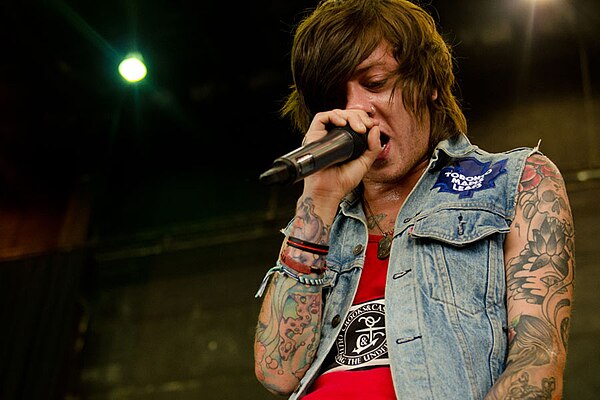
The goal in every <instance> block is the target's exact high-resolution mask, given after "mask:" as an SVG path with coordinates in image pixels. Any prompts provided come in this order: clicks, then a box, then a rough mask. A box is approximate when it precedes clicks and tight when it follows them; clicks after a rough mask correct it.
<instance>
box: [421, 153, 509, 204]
mask: <svg viewBox="0 0 600 400" xmlns="http://www.w3.org/2000/svg"><path fill="white" fill-rule="evenodd" d="M507 160H508V159H504V160H500V161H498V162H496V163H494V164H492V165H490V164H491V162H487V163H482V162H480V161H479V160H477V159H476V158H473V157H466V158H459V159H457V160H456V161H454V162H453V163H452V165H450V166H448V167H444V168H442V170H441V171H440V174H439V175H438V178H437V181H436V182H435V185H433V187H432V188H431V190H433V189H435V188H439V191H440V192H449V193H455V194H458V197H459V198H464V197H472V196H473V193H474V192H477V191H479V190H484V189H489V188H493V187H496V184H495V180H496V178H498V176H500V175H502V174H503V173H506V172H507V170H506V168H504V167H505V166H506V161H507Z"/></svg>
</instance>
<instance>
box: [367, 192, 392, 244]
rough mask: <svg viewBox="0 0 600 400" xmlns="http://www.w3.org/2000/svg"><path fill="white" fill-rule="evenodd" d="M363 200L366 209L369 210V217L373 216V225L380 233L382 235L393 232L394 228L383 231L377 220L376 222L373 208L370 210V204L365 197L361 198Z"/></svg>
mask: <svg viewBox="0 0 600 400" xmlns="http://www.w3.org/2000/svg"><path fill="white" fill-rule="evenodd" d="M363 201H364V202H365V206H367V211H368V212H369V214H371V218H373V222H375V226H376V227H377V229H379V232H381V234H382V235H384V236H387V235H391V234H392V233H394V230H391V231H388V232H385V231H384V230H383V229H381V226H380V225H379V222H377V217H375V214H374V213H373V210H371V206H370V205H369V203H368V202H367V199H365V198H363Z"/></svg>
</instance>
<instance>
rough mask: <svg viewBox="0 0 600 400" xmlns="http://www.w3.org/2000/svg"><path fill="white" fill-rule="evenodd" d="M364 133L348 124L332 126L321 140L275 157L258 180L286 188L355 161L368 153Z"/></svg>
mask: <svg viewBox="0 0 600 400" xmlns="http://www.w3.org/2000/svg"><path fill="white" fill-rule="evenodd" d="M367 134H368V132H367ZM367 134H360V133H358V132H356V131H354V130H353V129H352V128H350V126H349V125H346V126H336V127H333V128H331V129H330V130H328V132H327V134H326V135H325V136H323V138H321V139H319V140H317V141H315V142H312V143H309V144H307V145H305V146H302V147H300V148H298V149H296V150H294V151H292V152H290V153H287V154H285V155H283V156H281V157H279V158H276V159H275V161H273V165H272V167H271V168H270V169H269V170H267V171H265V172H264V173H262V174H261V175H260V177H259V180H260V182H262V183H264V184H267V185H272V184H281V185H287V184H291V183H296V182H298V181H301V180H302V179H304V178H306V177H307V176H309V175H311V174H314V173H315V172H317V171H320V170H322V169H325V168H327V167H329V166H331V165H334V164H337V163H341V162H345V161H351V160H354V159H356V158H358V157H360V155H361V154H363V153H364V152H365V151H366V150H367V147H368V145H367Z"/></svg>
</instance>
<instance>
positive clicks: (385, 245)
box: [377, 234, 392, 260]
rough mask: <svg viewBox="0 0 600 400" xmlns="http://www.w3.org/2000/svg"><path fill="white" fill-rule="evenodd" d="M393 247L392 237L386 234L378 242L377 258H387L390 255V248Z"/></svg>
mask: <svg viewBox="0 0 600 400" xmlns="http://www.w3.org/2000/svg"><path fill="white" fill-rule="evenodd" d="M391 249H392V239H391V238H390V236H389V235H388V234H384V235H383V237H382V238H381V239H379V243H377V258H379V259H380V260H385V259H386V258H388V257H389V256H390V250H391Z"/></svg>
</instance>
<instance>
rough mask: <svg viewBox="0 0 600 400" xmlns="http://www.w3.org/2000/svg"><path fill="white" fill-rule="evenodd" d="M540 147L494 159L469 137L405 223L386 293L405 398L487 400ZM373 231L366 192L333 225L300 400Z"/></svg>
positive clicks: (422, 190)
mask: <svg viewBox="0 0 600 400" xmlns="http://www.w3.org/2000/svg"><path fill="white" fill-rule="evenodd" d="M537 151H538V150H537V147H536V148H535V149H531V148H519V149H515V150H512V151H508V152H504V153H497V154H492V153H488V152H485V151H483V150H481V149H479V148H478V147H477V146H474V145H472V144H471V143H470V142H469V140H468V139H467V138H466V136H464V135H460V136H459V137H457V138H454V139H451V140H445V141H443V142H441V143H440V144H439V145H438V146H437V147H436V149H435V151H434V153H433V156H432V158H431V160H430V163H429V166H428V168H427V170H426V171H425V172H424V174H423V176H422V177H421V178H420V180H419V181H418V183H417V184H416V186H415V187H414V189H413V190H412V192H411V193H410V195H409V196H408V197H407V199H406V201H405V203H404V205H403V206H402V207H401V209H400V212H399V213H398V217H397V219H396V226H395V231H394V239H393V244H392V250H391V254H390V257H389V267H388V274H387V281H386V288H385V293H386V295H385V307H386V333H387V340H388V352H389V357H390V365H391V370H392V376H393V383H394V387H395V390H396V395H397V398H398V399H410V400H417V399H444V400H448V399H461V400H466V399H482V398H483V397H484V396H485V394H486V393H487V391H488V390H489V388H490V387H491V386H492V385H493V383H494V382H495V381H496V380H497V379H498V377H499V375H500V374H501V373H502V371H503V370H504V367H505V358H506V353H507V321H506V320H507V312H506V303H505V296H506V287H505V271H504V252H503V245H504V240H505V237H506V234H507V233H508V232H509V231H510V224H511V222H512V219H513V217H514V213H515V200H516V195H517V191H518V185H519V181H520V178H521V174H522V171H523V167H524V164H525V161H526V159H527V157H528V156H529V155H531V154H533V153H535V152H537ZM367 238H368V231H367V226H366V222H365V215H364V212H363V210H362V206H361V202H360V193H358V192H356V191H355V192H352V193H351V194H349V195H348V196H346V198H345V199H344V200H343V201H342V203H341V204H340V208H339V212H338V215H337V216H336V219H335V221H334V223H333V225H332V229H331V242H330V251H329V254H328V256H327V265H328V271H327V273H326V285H325V288H324V301H325V305H324V310H323V326H322V336H321V342H320V346H319V349H318V351H317V354H316V356H315V361H314V362H313V364H312V365H311V367H310V369H309V370H308V371H307V373H306V375H305V376H304V378H303V379H302V381H301V382H300V384H299V386H298V387H297V388H296V391H295V392H294V394H292V396H291V397H290V399H298V398H300V397H302V395H303V394H305V392H306V390H307V389H308V388H309V387H310V385H311V383H312V382H313V381H314V379H315V378H316V377H317V376H318V373H319V369H320V368H321V365H322V363H323V360H324V359H325V357H326V356H327V354H328V353H329V351H330V349H331V348H332V346H333V345H334V342H335V339H336V337H337V335H338V333H339V332H340V329H341V325H342V324H341V323H340V321H342V322H343V321H344V318H345V316H346V314H347V312H348V310H349V308H350V306H351V304H352V299H353V298H354V295H355V293H356V289H357V287H358V281H359V279H360V275H361V271H362V267H363V264H364V260H365V249H366V246H367Z"/></svg>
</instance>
